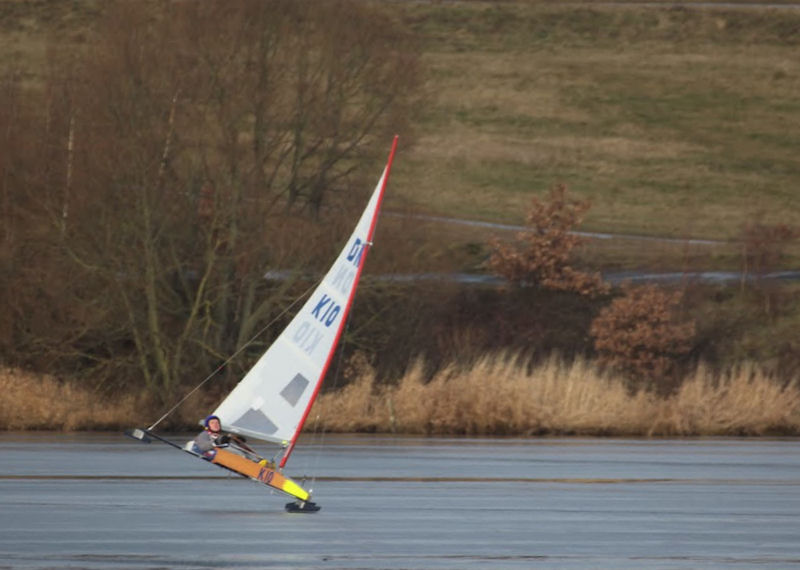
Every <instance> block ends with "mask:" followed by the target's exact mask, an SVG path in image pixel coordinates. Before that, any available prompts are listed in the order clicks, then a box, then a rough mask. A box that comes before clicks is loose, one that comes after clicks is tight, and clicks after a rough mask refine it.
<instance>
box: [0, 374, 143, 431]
mask: <svg viewBox="0 0 800 570" xmlns="http://www.w3.org/2000/svg"><path fill="white" fill-rule="evenodd" d="M140 409H141V408H140V406H139V402H138V401H137V399H136V398H134V397H133V396H130V395H128V396H120V397H117V398H115V399H114V400H113V401H106V400H105V399H101V398H99V397H97V396H96V394H94V393H93V392H92V391H91V390H88V389H86V388H85V387H83V386H80V385H76V384H74V383H70V382H64V381H60V380H58V379H56V378H53V377H52V376H40V377H35V376H31V375H30V374H26V373H24V372H21V371H19V370H12V369H0V429H3V430H9V431H13V430H59V431H78V430H107V429H115V428H122V427H123V426H124V427H131V426H133V425H135V423H136V419H137V411H138V410H140Z"/></svg>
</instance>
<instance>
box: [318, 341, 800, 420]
mask: <svg viewBox="0 0 800 570" xmlns="http://www.w3.org/2000/svg"><path fill="white" fill-rule="evenodd" d="M316 414H317V417H318V420H319V421H320V422H321V424H322V426H323V427H324V429H326V430H328V431H337V432H348V431H374V432H400V433H414V434H438V435H444V434H469V435H532V434H575V435H616V436H670V435H679V436H691V435H694V436H696V435H767V434H776V433H781V434H798V433H800V390H799V389H798V385H797V382H796V381H792V382H789V383H782V382H780V381H779V380H777V379H775V378H772V377H771V376H769V375H768V374H766V373H765V372H764V371H763V370H761V369H760V368H759V367H757V366H756V365H754V364H744V365H741V366H739V367H736V368H734V369H731V370H728V371H725V372H723V373H721V374H714V373H712V372H711V371H709V370H708V369H707V368H706V367H705V366H700V367H698V369H697V370H696V371H695V372H694V374H692V375H691V376H690V377H689V378H687V379H686V381H685V382H684V383H683V385H682V387H681V389H680V390H679V391H678V392H677V393H675V394H674V395H672V396H669V397H659V396H657V395H656V394H654V393H652V392H649V391H644V390H640V391H638V392H635V393H632V392H631V391H630V390H629V389H628V388H626V384H625V381H624V380H623V379H622V378H618V377H613V376H611V375H609V374H606V373H603V372H602V371H601V370H600V369H599V368H598V367H596V366H595V365H593V364H591V363H589V362H587V361H585V360H582V359H577V360H575V361H573V362H571V363H565V362H563V361H561V360H559V359H557V358H551V359H549V360H547V361H546V362H544V363H542V364H540V365H538V366H535V367H529V365H528V363H527V362H525V361H523V360H522V359H520V358H519V357H516V356H512V355H506V354H499V355H491V356H485V357H483V358H481V359H479V360H478V361H477V362H476V363H475V365H473V366H472V367H469V368H461V367H458V366H455V365H451V366H449V367H447V368H446V369H444V370H442V371H441V372H439V373H437V374H436V375H435V376H434V377H433V378H432V379H430V380H429V381H428V380H426V378H425V375H424V373H423V366H422V363H421V362H416V363H414V364H413V365H412V366H411V367H410V368H409V370H408V372H407V373H406V374H405V376H404V377H403V378H402V379H401V380H400V381H399V382H398V383H397V384H396V385H394V386H389V387H386V386H378V385H376V384H375V382H374V374H373V375H365V376H363V377H361V378H359V379H358V381H356V382H354V383H353V384H351V385H350V386H348V387H347V388H345V389H343V390H341V391H338V392H335V393H331V394H327V395H325V396H324V397H322V398H321V399H320V400H319V402H318V404H317V406H316Z"/></svg>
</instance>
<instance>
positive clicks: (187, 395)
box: [147, 277, 324, 431]
mask: <svg viewBox="0 0 800 570" xmlns="http://www.w3.org/2000/svg"><path fill="white" fill-rule="evenodd" d="M323 278H324V277H321V278H320V279H318V280H317V281H316V282H315V283H312V284H311V286H309V288H308V289H306V290H305V291H304V292H303V294H302V295H300V296H299V297H297V298H296V299H295V300H294V301H292V302H291V303H289V305H288V306H287V307H286V308H285V309H284V310H283V311H281V312H280V314H279V315H278V316H276V317H275V318H274V319H272V320H271V321H270V322H269V323H267V324H266V325H264V327H262V328H261V329H260V330H259V331H258V332H257V333H256V334H254V335H253V336H252V337H251V338H250V339H249V340H248V341H247V342H245V343H244V344H243V345H242V346H240V347H239V349H238V350H236V352H234V353H233V354H231V355H230V356H229V357H228V358H227V359H226V360H225V362H223V363H222V364H220V365H219V366H217V367H216V368H215V369H214V370H213V371H212V372H211V373H210V374H209V375H208V376H206V377H205V379H204V380H203V381H202V382H200V383H199V384H198V385H197V386H195V387H194V388H193V389H192V390H191V391H190V392H189V393H188V394H186V395H185V396H184V397H183V398H181V399H180V400H179V401H178V403H177V404H175V405H174V406H172V407H171V408H170V409H169V410H167V412H166V413H165V414H164V415H163V416H161V417H160V418H158V419H157V420H156V421H155V422H154V423H153V425H151V426H150V427H149V428H147V431H152V430H153V429H155V427H156V426H157V425H158V424H160V423H161V422H162V421H164V420H165V419H166V418H167V416H169V415H170V414H171V413H172V412H174V411H175V410H176V409H178V407H180V405H181V404H183V403H184V402H185V401H186V400H188V399H189V398H190V397H191V396H192V394H194V393H195V392H197V391H198V390H199V389H200V388H202V387H203V386H204V385H205V384H206V383H207V382H208V381H209V380H211V379H212V378H213V377H214V376H215V375H216V374H217V372H219V371H220V370H222V369H223V368H225V367H226V366H227V365H228V364H229V363H230V362H231V361H232V360H233V359H234V358H236V357H237V356H239V354H240V353H241V352H242V351H243V350H244V349H246V348H247V347H248V346H250V345H251V344H253V343H254V342H255V340H256V339H257V338H258V337H260V336H261V335H262V334H264V331H266V330H267V329H269V328H270V327H272V325H274V324H275V323H276V322H277V321H278V320H279V319H280V318H282V317H283V316H284V315H285V314H286V313H288V312H289V310H291V308H292V307H294V306H295V305H296V304H297V303H298V302H299V301H300V300H301V299H304V298H305V297H307V296H308V294H309V293H311V291H313V290H314V288H316V287H317V286H318V285H319V284H320V283H322V279H323Z"/></svg>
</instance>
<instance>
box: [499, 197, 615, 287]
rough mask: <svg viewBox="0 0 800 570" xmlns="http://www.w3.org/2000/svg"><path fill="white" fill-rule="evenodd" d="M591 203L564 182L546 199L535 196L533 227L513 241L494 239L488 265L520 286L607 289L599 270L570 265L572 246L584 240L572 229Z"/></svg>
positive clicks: (530, 217) (531, 213)
mask: <svg viewBox="0 0 800 570" xmlns="http://www.w3.org/2000/svg"><path fill="white" fill-rule="evenodd" d="M589 207H590V204H589V202H588V201H586V200H577V199H575V198H571V197H570V196H569V195H568V192H567V187H566V186H565V185H563V184H560V185H558V186H556V187H555V188H553V189H552V190H551V191H550V195H549V196H548V198H547V200H539V199H538V198H536V197H534V198H533V203H532V205H531V208H530V210H529V211H528V216H527V223H528V225H529V226H530V229H529V230H528V231H524V232H520V233H519V234H518V235H517V240H516V242H514V243H511V244H507V243H503V242H501V241H500V240H498V239H494V240H492V241H491V243H490V245H491V248H492V255H491V257H490V258H489V269H490V270H491V271H492V272H493V273H495V274H496V275H500V276H502V277H504V278H505V279H507V280H508V281H509V282H510V283H514V284H516V285H518V286H522V285H528V286H536V287H543V288H545V289H550V290H554V291H573V292H575V293H578V294H580V295H596V294H600V293H605V292H606V291H607V290H608V286H607V285H606V284H605V283H603V280H602V278H601V277H600V274H598V273H592V274H589V273H586V272H584V271H579V270H577V269H575V268H574V267H572V266H571V265H570V256H571V255H572V253H573V250H574V249H575V247H577V246H578V245H580V244H581V243H583V242H584V241H585V239H584V238H581V237H580V236H578V235H576V234H575V233H574V232H573V231H572V230H573V229H574V228H576V227H577V226H579V225H580V223H581V221H582V220H583V214H584V213H585V212H586V211H587V210H588V209H589Z"/></svg>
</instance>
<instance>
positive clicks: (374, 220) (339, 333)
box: [279, 135, 398, 468]
mask: <svg viewBox="0 0 800 570" xmlns="http://www.w3.org/2000/svg"><path fill="white" fill-rule="evenodd" d="M397 138H398V136H397V135H395V136H394V140H393V141H392V150H391V151H390V152H389V159H388V160H387V162H386V170H385V174H384V176H383V183H382V184H381V188H380V190H379V192H378V200H377V204H376V205H375V213H374V214H373V216H372V222H371V223H370V226H369V231H368V232H367V243H365V244H364V252H363V253H362V254H361V262H360V263H359V265H358V269H357V270H356V276H355V280H354V283H353V289H352V290H351V291H350V296H349V297H348V298H347V306H346V307H345V310H344V314H343V315H342V318H341V321H340V322H339V328H338V330H337V331H336V338H334V340H333V345H332V346H331V350H330V352H329V353H328V358H327V360H326V361H325V366H323V367H322V372H321V373H320V376H319V378H318V380H317V385H316V386H315V387H314V392H313V393H312V394H311V399H310V400H309V401H308V406H306V410H305V412H304V413H303V417H302V418H300V423H299V424H298V425H297V429H296V430H295V432H294V435H293V436H292V440H291V441H290V442H289V445H288V447H287V448H286V452H285V453H284V454H283V458H282V459H281V462H280V465H279V467H280V468H283V466H284V465H286V461H287V460H288V459H289V456H290V455H291V454H292V451H293V450H294V446H295V443H297V438H298V437H299V436H300V432H301V431H302V430H303V426H304V425H305V423H306V419H307V418H308V414H309V413H311V407H312V406H313V405H314V401H315V400H316V399H317V395H318V394H319V390H320V388H321V387H322V379H323V378H324V377H325V374H327V372H328V368H329V367H330V365H331V361H332V360H333V355H334V353H335V352H336V347H337V346H338V345H339V339H340V337H341V336H342V331H343V330H344V324H345V322H346V321H347V316H348V315H349V314H350V307H351V306H352V305H353V300H354V299H355V295H356V290H357V289H358V283H359V281H360V279H361V270H362V269H363V268H364V263H365V262H366V260H367V253H369V246H371V245H372V238H373V236H374V234H375V227H376V225H377V223H378V214H379V213H380V211H381V203H382V202H383V193H384V190H386V184H387V183H388V182H389V172H390V171H391V170H392V161H393V160H394V153H395V150H396V149H397Z"/></svg>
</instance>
